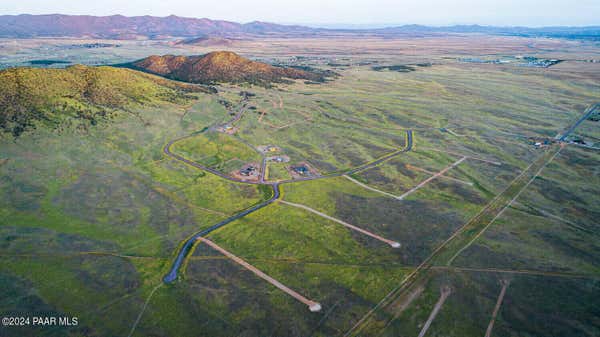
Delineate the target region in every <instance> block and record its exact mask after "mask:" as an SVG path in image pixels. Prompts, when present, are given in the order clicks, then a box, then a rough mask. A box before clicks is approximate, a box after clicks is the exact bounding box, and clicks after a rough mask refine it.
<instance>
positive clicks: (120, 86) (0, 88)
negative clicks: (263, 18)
mask: <svg viewBox="0 0 600 337" xmlns="http://www.w3.org/2000/svg"><path fill="white" fill-rule="evenodd" d="M202 91H204V92H208V89H207V88H204V87H200V86H194V85H189V84H184V83H178V82H173V81H169V80H166V79H164V78H160V77H158V76H153V75H149V74H145V73H142V72H138V71H135V70H131V69H122V68H113V67H87V66H82V65H75V66H72V67H68V68H66V69H39V68H11V69H6V70H2V71H0V129H2V130H3V131H4V132H9V133H12V134H13V135H14V136H15V137H16V136H19V135H20V134H21V133H22V132H24V131H25V130H27V129H31V128H34V127H35V126H36V125H39V123H40V122H41V123H44V124H46V125H58V124H59V123H60V122H61V121H63V120H65V119H68V118H78V119H85V120H88V121H89V122H90V123H91V124H96V123H97V120H98V119H100V118H106V117H109V116H112V115H114V114H115V113H118V111H124V110H127V109H130V108H133V107H136V106H140V105H142V104H150V105H156V104H160V103H166V102H184V101H186V100H188V99H190V98H192V96H191V95H190V93H191V92H202Z"/></svg>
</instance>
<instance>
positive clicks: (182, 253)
mask: <svg viewBox="0 0 600 337" xmlns="http://www.w3.org/2000/svg"><path fill="white" fill-rule="evenodd" d="M236 118H237V116H236ZM194 135H195V134H192V135H189V136H185V137H181V138H178V139H175V140H172V141H170V142H169V143H167V145H165V147H164V148H163V152H164V153H165V154H166V155H168V156H170V157H172V158H174V159H177V160H179V161H182V162H184V163H186V164H188V165H191V166H193V167H195V168H198V169H201V170H205V171H207V172H210V173H212V174H215V175H217V176H219V177H221V178H223V179H227V180H229V181H233V182H236V183H244V184H253V185H270V186H271V187H272V188H273V196H272V197H271V198H270V199H269V200H266V201H264V202H262V203H260V204H257V205H254V206H252V207H250V208H248V209H246V210H244V211H242V212H240V213H238V214H236V215H234V216H232V217H229V218H227V219H225V220H223V221H221V222H219V223H217V224H215V225H212V226H211V227H209V228H206V229H204V230H202V231H200V232H198V233H196V234H194V235H193V236H192V237H190V238H189V239H188V240H187V241H186V242H185V243H184V244H183V246H182V247H181V249H180V250H179V252H178V253H177V257H176V258H175V261H173V265H172V266H171V269H170V271H169V273H168V274H167V275H165V277H164V278H163V281H164V282H165V283H171V282H173V281H175V280H176V279H177V272H178V271H179V268H180V267H181V265H182V264H183V260H184V259H185V257H186V256H187V254H188V253H189V252H190V250H191V249H192V246H193V245H194V242H195V241H196V240H198V238H199V237H202V236H205V235H207V234H208V233H210V232H212V231H214V230H216V229H218V228H221V227H223V226H225V225H227V224H228V223H230V222H232V221H235V220H237V219H240V218H243V217H245V216H246V215H248V214H250V213H252V212H255V211H257V210H259V209H261V208H263V207H265V206H267V205H269V204H271V203H273V202H274V201H275V200H277V199H279V196H280V193H279V185H280V184H284V183H291V182H296V181H307V180H315V179H323V178H331V177H339V176H342V175H347V174H353V173H356V172H359V171H362V170H365V169H368V168H371V167H373V166H376V165H379V164H380V163H382V162H384V161H386V160H388V159H391V158H392V157H395V156H397V155H399V154H400V153H403V152H407V151H410V150H411V149H412V146H413V137H412V130H406V147H405V148H404V149H402V150H397V151H394V152H392V153H390V154H388V155H386V156H383V157H381V158H379V159H377V160H375V161H373V162H370V163H367V164H363V165H361V166H358V167H356V168H353V169H351V170H349V171H346V172H340V173H334V174H330V175H325V176H317V177H306V178H300V179H290V180H283V181H279V182H255V181H245V180H241V179H236V178H233V177H231V176H228V175H226V174H224V173H222V172H220V171H217V170H215V169H213V168H210V167H206V166H204V165H202V164H198V163H196V162H194V161H191V160H189V159H186V158H185V157H182V156H180V155H178V154H175V153H173V152H171V146H172V145H173V144H174V143H175V142H177V141H179V140H182V139H185V138H188V137H192V136H194Z"/></svg>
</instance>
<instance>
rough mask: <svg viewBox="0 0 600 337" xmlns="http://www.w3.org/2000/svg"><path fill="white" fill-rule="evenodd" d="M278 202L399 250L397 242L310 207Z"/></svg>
mask: <svg viewBox="0 0 600 337" xmlns="http://www.w3.org/2000/svg"><path fill="white" fill-rule="evenodd" d="M279 202H281V203H283V204H286V205H290V206H294V207H297V208H302V209H304V210H307V211H309V212H311V213H314V214H316V215H319V216H321V217H323V218H325V219H328V220H331V221H335V222H337V223H339V224H340V225H342V226H345V227H347V228H350V229H352V230H354V231H357V232H359V233H362V234H365V235H368V236H370V237H372V238H374V239H377V240H379V241H381V242H385V243H387V244H388V245H390V246H392V248H399V247H400V243H398V242H396V241H392V240H388V239H386V238H383V237H381V236H379V235H377V234H374V233H371V232H369V231H366V230H364V229H362V228H359V227H356V226H354V225H351V224H349V223H347V222H345V221H342V220H340V219H336V218H334V217H332V216H329V215H327V214H325V213H322V212H319V211H317V210H316V209H312V208H310V207H308V206H304V205H300V204H294V203H292V202H288V201H285V200H279Z"/></svg>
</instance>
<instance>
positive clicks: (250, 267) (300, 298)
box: [198, 237, 321, 312]
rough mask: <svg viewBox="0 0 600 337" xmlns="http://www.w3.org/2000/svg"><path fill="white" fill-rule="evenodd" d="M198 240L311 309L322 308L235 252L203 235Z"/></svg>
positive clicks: (317, 309) (315, 310)
mask: <svg viewBox="0 0 600 337" xmlns="http://www.w3.org/2000/svg"><path fill="white" fill-rule="evenodd" d="M198 241H200V242H204V243H206V244H207V245H209V246H210V247H211V248H213V249H214V250H216V251H218V252H219V253H221V254H223V255H225V256H227V257H228V258H230V259H231V260H233V261H234V262H235V263H237V264H239V265H241V266H242V267H244V268H246V269H248V270H249V271H251V272H253V273H254V274H256V276H258V277H260V278H262V279H263V280H265V281H267V282H269V283H271V284H272V285H274V286H275V287H277V288H279V289H280V290H281V291H283V292H285V293H286V294H288V295H290V296H292V297H293V298H295V299H297V300H298V301H300V302H302V303H304V304H306V305H307V306H308V309H309V310H310V311H312V312H317V311H320V310H321V304H319V302H315V301H312V300H309V299H308V298H306V297H304V296H302V295H300V294H298V293H297V292H295V291H294V290H292V289H290V288H288V287H287V286H285V285H284V284H283V283H281V282H279V281H277V280H276V279H274V278H272V277H271V276H269V275H267V274H265V273H263V272H262V271H260V270H259V269H257V268H256V267H254V266H253V265H251V264H249V263H248V262H246V261H244V260H242V259H241V258H239V257H237V256H235V255H233V253H230V252H229V251H227V250H225V249H224V248H222V247H221V246H219V245H217V244H216V243H214V242H212V241H210V240H208V239H206V238H203V237H199V238H198Z"/></svg>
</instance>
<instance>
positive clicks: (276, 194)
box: [163, 183, 279, 283]
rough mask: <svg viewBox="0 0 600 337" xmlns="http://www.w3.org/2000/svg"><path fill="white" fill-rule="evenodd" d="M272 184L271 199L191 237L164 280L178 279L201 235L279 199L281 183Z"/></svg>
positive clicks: (167, 281) (169, 281) (166, 281)
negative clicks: (179, 271) (183, 265)
mask: <svg viewBox="0 0 600 337" xmlns="http://www.w3.org/2000/svg"><path fill="white" fill-rule="evenodd" d="M272 186H273V196H272V197H271V199H269V200H267V201H264V202H262V203H260V204H258V205H254V206H252V207H250V208H248V209H246V210H245V211H243V212H240V213H238V214H236V215H234V216H232V217H230V218H227V219H225V220H223V221H221V222H219V223H218V224H216V225H212V226H210V227H208V228H207V229H205V230H203V231H201V232H198V233H196V234H195V235H194V236H192V237H191V238H189V239H188V240H187V241H186V242H185V244H183V246H182V247H181V249H180V250H179V253H178V254H177V258H176V259H175V261H174V262H173V265H172V266H171V270H170V271H169V273H168V274H167V275H165V277H164V278H163V281H164V282H165V283H171V282H173V281H175V279H177V271H178V270H179V267H181V264H182V263H183V260H184V259H185V257H186V256H187V254H188V253H189V251H190V249H191V248H192V246H193V245H194V242H196V240H198V238H199V237H202V236H204V235H206V234H208V233H210V232H212V231H214V230H215V229H218V228H221V227H223V226H225V225H227V224H228V223H230V222H232V221H234V220H237V219H240V218H243V217H245V216H246V215H248V214H250V213H252V212H254V211H257V210H259V209H261V208H263V207H265V206H267V205H269V204H271V203H272V202H274V201H275V200H277V199H279V184H277V183H275V184H272Z"/></svg>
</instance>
